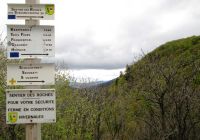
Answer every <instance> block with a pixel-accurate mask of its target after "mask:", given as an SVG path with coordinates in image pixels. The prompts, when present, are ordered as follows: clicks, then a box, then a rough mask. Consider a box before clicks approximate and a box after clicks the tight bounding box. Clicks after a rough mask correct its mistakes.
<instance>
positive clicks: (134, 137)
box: [0, 36, 200, 140]
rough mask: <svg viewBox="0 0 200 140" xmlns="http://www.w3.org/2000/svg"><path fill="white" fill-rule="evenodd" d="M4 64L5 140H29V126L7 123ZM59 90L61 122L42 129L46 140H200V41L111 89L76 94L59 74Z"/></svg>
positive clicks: (150, 57) (169, 47)
mask: <svg viewBox="0 0 200 140" xmlns="http://www.w3.org/2000/svg"><path fill="white" fill-rule="evenodd" d="M0 65H1V66H0V69H1V70H0V75H1V77H0V78H1V79H0V82H1V87H0V116H1V117H0V140H1V139H2V140H6V139H7V140H15V139H19V140H21V139H22V140H23V139H25V138H24V132H25V130H24V126H23V125H6V124H5V65H6V61H5V59H3V56H1V61H0ZM55 88H56V96H57V97H56V98H57V100H56V102H57V123H54V124H43V125H42V139H43V140H66V139H67V140H93V139H95V140H196V139H200V135H199V131H200V93H199V89H200V37H196V36H194V37H190V38H186V39H181V40H177V41H172V42H169V43H166V44H164V45H162V46H160V47H159V48H157V49H156V50H154V51H153V52H151V53H149V54H147V55H144V56H143V58H142V59H140V60H139V61H138V62H136V63H134V64H133V65H127V68H126V72H125V74H121V75H120V77H119V78H117V79H116V80H115V81H113V83H112V84H111V85H107V86H105V85H103V86H99V87H93V88H83V89H74V88H71V87H69V81H68V79H67V78H66V77H65V75H57V77H56V85H55Z"/></svg>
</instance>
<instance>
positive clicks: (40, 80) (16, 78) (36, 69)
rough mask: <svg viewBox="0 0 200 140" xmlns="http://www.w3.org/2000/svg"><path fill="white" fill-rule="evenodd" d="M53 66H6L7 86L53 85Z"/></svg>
mask: <svg viewBox="0 0 200 140" xmlns="http://www.w3.org/2000/svg"><path fill="white" fill-rule="evenodd" d="M54 75H55V67H54V64H8V65H7V85H9V86H14V85H54V84H55V76H54Z"/></svg>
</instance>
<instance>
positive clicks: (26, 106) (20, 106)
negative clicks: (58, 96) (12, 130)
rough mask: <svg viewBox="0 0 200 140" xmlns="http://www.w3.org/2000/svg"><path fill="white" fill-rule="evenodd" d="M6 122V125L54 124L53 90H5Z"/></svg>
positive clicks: (54, 102) (54, 101) (54, 103)
mask: <svg viewBox="0 0 200 140" xmlns="http://www.w3.org/2000/svg"><path fill="white" fill-rule="evenodd" d="M6 122H7V124H21V123H51V122H56V100H55V90H54V89H29V90H27V89H24V90H23V89H19V90H16V89H15V90H11V89H10V90H7V91H6Z"/></svg>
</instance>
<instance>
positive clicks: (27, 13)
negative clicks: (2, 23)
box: [8, 4, 55, 20]
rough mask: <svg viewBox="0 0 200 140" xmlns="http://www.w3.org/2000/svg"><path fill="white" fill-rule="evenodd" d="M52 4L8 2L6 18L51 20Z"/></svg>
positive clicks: (53, 10) (52, 13) (52, 16)
mask: <svg viewBox="0 0 200 140" xmlns="http://www.w3.org/2000/svg"><path fill="white" fill-rule="evenodd" d="M54 15H55V8H54V4H8V19H19V20H21V19H36V20H53V19H54Z"/></svg>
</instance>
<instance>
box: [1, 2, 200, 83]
mask: <svg viewBox="0 0 200 140" xmlns="http://www.w3.org/2000/svg"><path fill="white" fill-rule="evenodd" d="M16 2H17V3H24V2H25V1H24V0H17V1H16V0H0V10H1V12H0V33H1V32H5V30H6V26H5V24H14V23H18V24H24V22H23V21H21V22H13V21H12V22H11V21H8V20H6V15H7V14H6V12H7V6H6V3H16ZM40 2H41V3H54V4H55V6H56V9H55V13H56V17H55V20H54V21H42V22H41V24H44V25H55V36H56V58H55V61H56V62H60V63H63V64H64V65H65V67H66V68H67V69H69V70H70V73H71V75H74V76H75V77H77V78H83V77H90V78H91V79H97V80H110V79H113V78H116V77H117V76H119V73H120V71H124V68H125V66H126V65H127V64H131V63H132V62H133V60H134V59H135V58H137V56H139V55H140V54H141V53H142V52H144V53H148V52H150V51H152V50H154V49H155V48H156V47H158V46H160V45H161V44H163V43H165V42H168V41H172V40H176V39H179V38H184V37H189V36H193V35H199V34H200V1H199V0H54V1H53V0H40Z"/></svg>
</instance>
